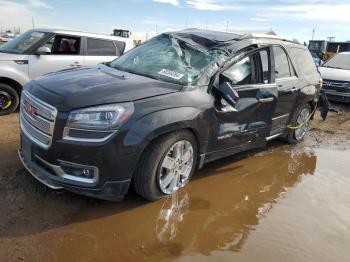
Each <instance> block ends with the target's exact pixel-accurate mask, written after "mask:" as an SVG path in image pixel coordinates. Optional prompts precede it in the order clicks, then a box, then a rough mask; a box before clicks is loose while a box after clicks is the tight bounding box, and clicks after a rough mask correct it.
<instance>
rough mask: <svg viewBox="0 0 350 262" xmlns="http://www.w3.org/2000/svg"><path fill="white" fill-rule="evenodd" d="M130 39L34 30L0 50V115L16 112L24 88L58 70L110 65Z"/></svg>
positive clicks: (122, 51)
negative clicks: (42, 76)
mask: <svg viewBox="0 0 350 262" xmlns="http://www.w3.org/2000/svg"><path fill="white" fill-rule="evenodd" d="M132 47H133V42H132V40H131V39H128V38H122V37H116V36H109V35H101V34H92V33H84V32H76V31H69V30H50V29H35V30H30V31H27V32H25V33H23V34H22V35H20V36H18V37H17V38H15V39H14V40H12V41H9V42H8V43H6V44H4V45H1V46H0V115H5V114H9V113H11V112H13V111H15V110H16V108H17V107H18V104H19V97H20V94H21V90H22V87H23V85H24V84H26V83H27V82H28V81H29V80H31V79H33V78H35V77H38V76H41V75H44V74H47V73H51V72H55V71H59V70H63V69H70V68H78V67H82V66H94V65H96V64H99V63H102V62H109V61H112V60H113V59H115V58H116V57H117V56H120V55H121V54H123V53H124V52H126V51H128V50H129V49H131V48H132Z"/></svg>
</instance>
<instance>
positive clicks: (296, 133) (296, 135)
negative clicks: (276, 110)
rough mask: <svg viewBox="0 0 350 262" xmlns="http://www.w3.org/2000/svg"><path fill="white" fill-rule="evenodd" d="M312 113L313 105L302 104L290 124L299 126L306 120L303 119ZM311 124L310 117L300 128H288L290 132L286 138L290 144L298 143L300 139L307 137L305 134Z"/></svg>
mask: <svg viewBox="0 0 350 262" xmlns="http://www.w3.org/2000/svg"><path fill="white" fill-rule="evenodd" d="M310 114H311V107H310V105H309V104H302V105H300V106H299V107H298V108H297V109H296V110H295V111H294V113H293V116H292V119H291V122H290V125H291V126H298V125H299V124H300V123H301V122H305V121H303V119H305V116H306V117H309V116H310ZM309 125H310V119H309V120H308V122H307V123H306V124H305V125H304V126H302V127H300V128H298V129H288V134H287V137H286V140H287V142H288V143H290V144H295V143H298V142H299V141H301V140H303V139H304V137H305V134H306V132H307V130H308V128H309Z"/></svg>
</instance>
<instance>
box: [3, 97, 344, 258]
mask: <svg viewBox="0 0 350 262" xmlns="http://www.w3.org/2000/svg"><path fill="white" fill-rule="evenodd" d="M335 107H336V108H338V109H339V113H338V114H336V113H330V116H329V118H328V119H327V121H326V122H323V121H321V120H320V118H319V116H318V115H317V116H316V119H315V120H314V121H313V123H312V127H311V129H310V131H309V133H308V135H307V137H306V139H305V140H304V141H303V142H302V143H300V144H298V145H295V146H291V145H285V144H283V143H281V142H273V143H271V144H270V145H269V146H268V148H267V149H266V150H259V151H254V152H249V153H244V154H239V155H237V156H233V157H230V158H226V159H223V160H220V161H216V162H214V163H211V164H209V165H207V166H205V167H204V168H203V169H202V170H200V171H198V172H196V174H195V176H194V178H193V180H192V182H191V183H190V184H189V185H188V186H187V187H186V188H185V189H183V190H182V191H181V192H179V193H177V194H176V195H174V196H172V197H169V198H167V199H163V200H160V201H157V202H153V203H148V202H145V201H143V200H142V199H140V198H139V197H138V196H136V195H135V193H133V192H130V193H129V194H128V196H127V198H126V199H125V200H124V201H123V202H120V203H110V202H104V201H98V200H93V199H89V198H85V197H81V196H77V195H73V194H70V193H67V192H54V191H52V190H50V189H48V188H46V187H45V186H43V185H41V184H40V183H39V182H37V181H36V180H35V179H33V178H32V177H31V176H30V175H29V174H28V173H27V172H26V171H25V170H24V169H23V167H22V166H21V164H20V161H19V160H18V157H17V152H16V150H17V148H18V141H19V128H18V114H12V115H10V116H4V117H1V118H0V210H1V212H0V225H1V226H0V261H96V260H103V261H140V260H148V261H162V260H178V261H209V260H210V261H214V260H215V261H233V260H234V261H298V262H299V261H337V262H339V261H350V254H349V247H350V215H349V214H350V190H349V188H350V172H349V170H350V167H349V165H350V164H349V156H350V132H349V130H350V107H347V106H344V105H339V104H338V105H335Z"/></svg>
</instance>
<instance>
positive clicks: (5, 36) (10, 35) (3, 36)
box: [0, 33, 16, 42]
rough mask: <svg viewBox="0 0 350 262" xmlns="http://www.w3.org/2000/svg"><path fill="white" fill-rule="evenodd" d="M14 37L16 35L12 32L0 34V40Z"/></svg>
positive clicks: (8, 39)
mask: <svg viewBox="0 0 350 262" xmlns="http://www.w3.org/2000/svg"><path fill="white" fill-rule="evenodd" d="M15 38H16V36H15V35H14V34H9V33H6V34H3V35H1V36H0V42H8V41H11V40H13V39H15Z"/></svg>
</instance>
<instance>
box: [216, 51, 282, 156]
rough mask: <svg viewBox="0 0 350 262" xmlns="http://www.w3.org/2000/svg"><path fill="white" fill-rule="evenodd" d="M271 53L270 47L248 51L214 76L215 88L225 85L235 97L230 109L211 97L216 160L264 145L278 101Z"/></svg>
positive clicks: (229, 106) (218, 99)
mask: <svg viewBox="0 0 350 262" xmlns="http://www.w3.org/2000/svg"><path fill="white" fill-rule="evenodd" d="M271 54H272V51H271V48H270V47H267V48H263V49H258V50H255V51H250V52H249V53H247V54H246V55H245V56H243V57H242V58H241V59H239V60H238V61H236V62H234V63H233V64H231V65H229V66H227V67H226V68H224V69H223V70H222V71H221V72H220V73H219V75H218V76H217V81H216V85H220V84H223V83H226V82H229V83H230V85H231V86H232V88H233V89H234V91H235V92H236V94H237V95H236V96H237V97H236V101H235V105H234V106H231V105H229V104H228V103H227V102H226V101H225V100H224V99H223V98H222V96H221V95H220V94H218V93H216V94H214V97H215V105H214V108H215V120H214V126H215V131H214V133H215V134H214V135H213V141H212V143H211V146H210V149H211V151H212V152H215V151H216V152H218V151H222V154H217V155H218V157H219V155H220V157H222V156H223V155H225V154H227V155H229V154H232V153H235V152H239V151H243V150H247V149H250V148H254V147H259V146H261V145H265V143H266V138H267V137H268V136H269V134H270V130H271V124H272V116H273V113H274V111H275V109H276V105H277V99H278V90H277V86H276V84H275V79H274V74H272V72H273V70H272V66H273V63H271ZM214 90H215V89H214ZM214 92H215V91H214ZM214 158H215V157H214Z"/></svg>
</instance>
